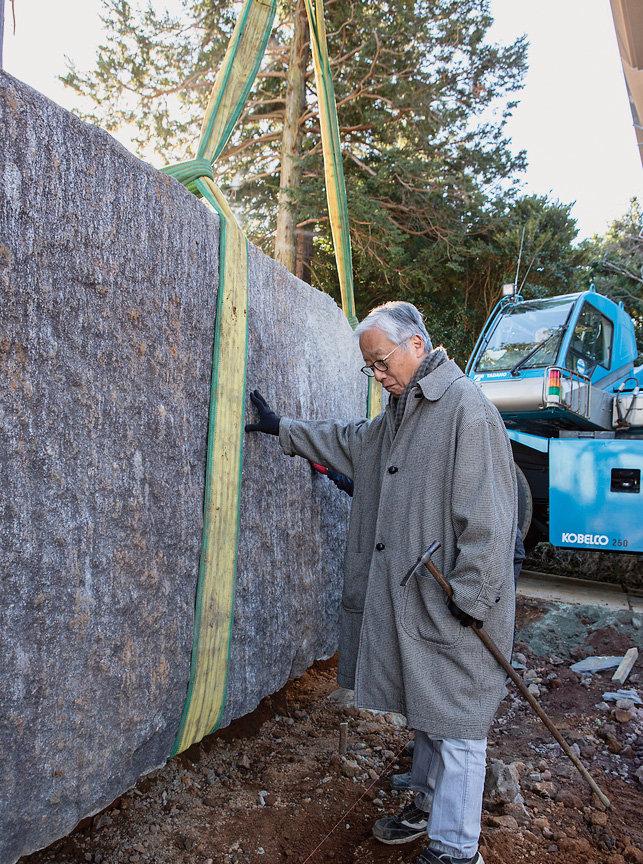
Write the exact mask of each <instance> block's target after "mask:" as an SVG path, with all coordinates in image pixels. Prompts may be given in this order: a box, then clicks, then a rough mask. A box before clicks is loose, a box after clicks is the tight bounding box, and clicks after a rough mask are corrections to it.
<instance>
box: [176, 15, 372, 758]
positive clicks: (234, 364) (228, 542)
mask: <svg viewBox="0 0 643 864" xmlns="http://www.w3.org/2000/svg"><path fill="white" fill-rule="evenodd" d="M304 2H305V4H306V12H307V14H308V20H309V23H310V32H311V41H312V48H313V52H312V53H313V60H314V67H315V79H316V83H317V92H318V99H319V110H320V123H321V130H322V148H323V156H324V173H325V179H326V194H327V199H328V211H329V217H330V224H331V232H332V236H333V244H334V248H335V257H336V260H337V270H338V274H339V282H340V288H341V294H342V308H343V310H344V313H345V315H346V316H347V318H348V320H349V322H350V323H351V326H352V327H355V326H356V325H357V318H356V317H355V301H354V297H353V267H352V256H351V245H350V232H349V224H348V207H347V202H346V187H345V182H344V171H343V166H342V156H341V148H340V140H339V124H338V120H337V108H336V104H335V96H334V91H333V83H332V79H331V74H330V63H329V58H328V48H327V44H326V32H325V27H324V7H323V2H322V0H304ZM275 11H276V0H246V2H245V3H244V5H243V7H242V9H241V13H240V15H239V19H238V21H237V23H236V26H235V29H234V32H233V34H232V37H231V39H230V43H229V45H228V49H227V51H226V55H225V57H224V60H223V63H222V65H221V68H220V69H219V71H218V73H217V76H216V79H215V82H214V86H213V88H212V93H211V95H210V101H209V103H208V107H207V110H206V114H205V118H204V121H203V126H202V128H201V136H200V139H199V145H198V148H197V155H196V158H195V159H192V160H190V161H188V162H182V163H179V164H178V165H171V166H169V167H167V168H164V169H163V170H164V171H165V172H166V173H167V174H169V175H171V176H172V177H175V178H176V179H177V180H179V181H180V182H181V183H183V184H184V185H185V186H186V187H187V188H188V189H190V191H192V192H193V193H194V194H196V195H197V196H199V197H200V198H203V200H204V201H205V202H206V204H208V205H209V206H210V207H211V208H212V209H213V210H214V211H215V212H216V213H217V214H218V216H219V224H220V239H219V288H218V293H217V308H216V320H215V331H214V347H213V352H212V378H211V388H210V409H209V420H208V446H207V461H206V480H205V496H204V506H203V535H202V542H201V556H200V562H199V578H198V582H197V592H196V603H195V621H194V632H193V642H192V661H191V670H190V682H189V686H188V693H187V696H186V700H185V705H184V708H183V713H182V716H181V721H180V725H179V730H178V733H177V736H176V740H175V744H174V750H173V752H174V753H179V752H181V751H183V750H185V749H187V748H188V747H189V746H190V745H192V744H193V743H195V742H197V741H200V740H201V739H202V738H203V737H204V736H205V735H208V734H209V733H210V732H212V731H214V730H215V729H216V728H217V727H218V725H219V724H220V722H221V719H222V717H223V712H224V708H225V702H226V685H227V676H228V665H229V655H230V638H231V632H232V621H233V612H234V608H233V607H234V587H235V579H236V568H237V548H238V539H239V506H240V497H241V468H242V456H243V435H244V433H243V427H244V408H245V377H246V355H247V304H248V244H247V239H246V237H245V235H244V233H243V231H242V230H241V228H240V227H239V225H238V223H237V221H236V219H235V217H234V214H233V212H232V210H231V209H230V206H229V205H228V203H227V202H226V200H225V198H224V196H223V194H222V193H221V190H220V189H219V188H218V186H217V185H216V183H215V182H214V174H213V171H212V165H213V164H214V162H215V161H216V160H217V158H218V157H219V156H220V155H221V153H222V151H223V149H224V147H225V145H226V143H227V141H228V139H229V138H230V135H231V134H232V131H233V129H234V127H235V124H236V123H237V121H238V119H239V117H240V115H241V112H242V110H243V106H244V104H245V102H246V99H247V97H248V94H249V93H250V90H251V88H252V85H253V83H254V80H255V77H256V75H257V72H258V70H259V67H260V65H261V60H262V58H263V55H264V53H265V49H266V45H267V42H268V38H269V36H270V32H271V30H272V23H273V19H274V15H275ZM381 410H382V391H381V387H380V385H379V384H377V382H375V381H374V380H371V381H369V398H368V415H369V416H370V417H373V416H376V415H377V414H379V413H380V411H381Z"/></svg>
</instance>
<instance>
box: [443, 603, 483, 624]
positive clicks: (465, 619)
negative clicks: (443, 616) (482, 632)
mask: <svg viewBox="0 0 643 864" xmlns="http://www.w3.org/2000/svg"><path fill="white" fill-rule="evenodd" d="M447 608H448V610H449V612H450V613H451V614H452V615H453V617H454V618H457V619H458V621H459V622H460V624H462V626H463V627H475V628H476V629H477V630H479V629H480V628H481V627H482V621H479V620H478V618H472V617H471V615H467V613H466V612H463V611H462V609H460V607H459V606H456V605H455V603H454V602H453V600H449V602H448V603H447Z"/></svg>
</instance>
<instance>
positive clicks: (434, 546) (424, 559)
mask: <svg viewBox="0 0 643 864" xmlns="http://www.w3.org/2000/svg"><path fill="white" fill-rule="evenodd" d="M441 545H442V544H441V543H438V541H437V540H436V541H435V542H433V543H431V545H430V546H427V547H426V549H425V550H424V553H423V554H422V555H420V557H419V558H418V559H417V561H416V562H415V564H413V565H412V566H411V567H409V569H408V570H407V572H406V575H405V576H404V579H402V581H401V582H400V585H401V586H402V587H404V586H405V585H406V583H407V582H408V581H409V579H410V578H411V576H412V575H413V574H414V573H415V571H416V570H417V568H418V567H419V566H420V564H427V563H428V562H429V561H430V560H431V555H433V553H434V552H437V551H438V549H439V548H440V546H441Z"/></svg>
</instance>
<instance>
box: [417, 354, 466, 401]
mask: <svg viewBox="0 0 643 864" xmlns="http://www.w3.org/2000/svg"><path fill="white" fill-rule="evenodd" d="M462 377H464V372H463V371H462V369H460V367H459V366H458V364H457V363H454V361H453V360H447V361H446V362H445V363H441V364H440V365H439V366H438V368H437V369H434V371H433V372H429V374H428V375H425V376H424V378H421V379H420V380H419V381H418V387H419V388H420V390H421V391H422V393H423V395H424V398H425V399H428V400H429V402H437V400H438V399H441V398H442V396H444V394H445V393H446V391H447V390H448V389H449V387H450V386H451V385H452V384H453V382H454V381H457V379H458V378H462Z"/></svg>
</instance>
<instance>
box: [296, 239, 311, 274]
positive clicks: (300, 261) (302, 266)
mask: <svg viewBox="0 0 643 864" xmlns="http://www.w3.org/2000/svg"><path fill="white" fill-rule="evenodd" d="M295 233H296V236H297V260H296V261H295V276H296V277H297V278H298V279H302V280H303V281H304V282H308V284H309V285H310V284H311V281H310V280H311V273H310V262H311V261H312V258H313V231H312V230H311V229H310V228H299V229H297V230H296V232H295Z"/></svg>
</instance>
